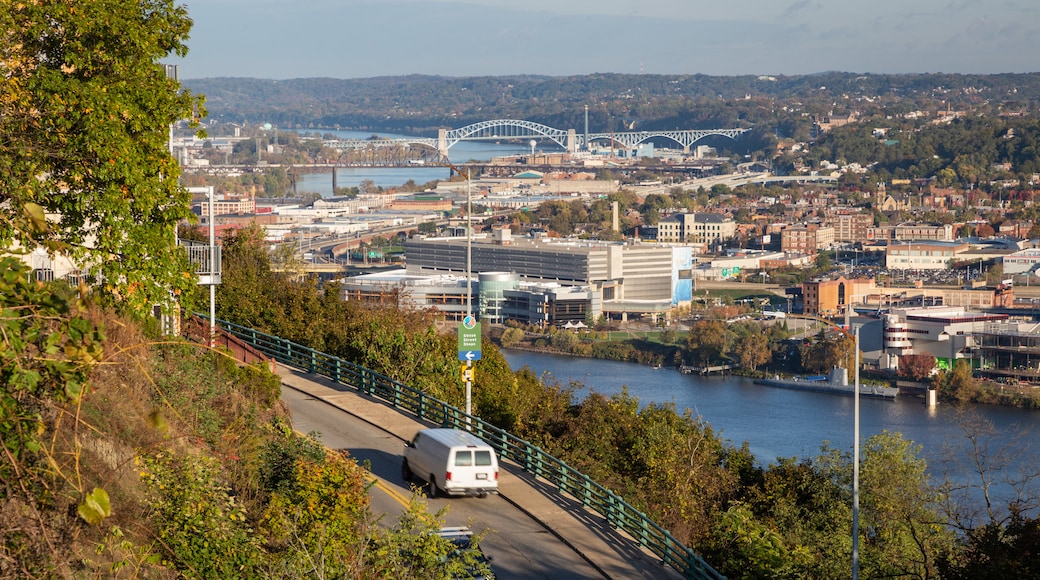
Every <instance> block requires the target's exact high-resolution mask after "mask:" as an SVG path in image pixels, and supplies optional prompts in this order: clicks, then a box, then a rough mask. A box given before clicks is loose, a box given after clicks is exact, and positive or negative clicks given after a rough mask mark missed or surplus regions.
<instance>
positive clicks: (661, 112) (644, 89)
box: [183, 72, 1040, 135]
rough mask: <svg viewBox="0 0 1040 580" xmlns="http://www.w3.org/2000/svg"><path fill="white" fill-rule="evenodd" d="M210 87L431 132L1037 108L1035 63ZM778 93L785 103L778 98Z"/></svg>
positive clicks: (246, 115) (280, 123)
mask: <svg viewBox="0 0 1040 580" xmlns="http://www.w3.org/2000/svg"><path fill="white" fill-rule="evenodd" d="M183 85H184V86H185V87H187V88H188V89H190V90H191V91H193V92H196V93H202V94H204V95H206V97H207V104H206V106H207V109H208V112H209V117H210V119H211V120H216V121H220V122H234V123H240V124H241V123H247V124H262V123H271V124H273V125H275V126H277V127H283V128H287V129H308V128H333V127H340V128H344V129H356V130H365V131H367V130H372V131H386V132H402V133H410V134H424V135H432V134H434V133H435V132H436V129H437V128H439V127H461V126H464V125H467V124H470V123H473V122H477V121H482V120H488V119H495V118H523V119H528V120H532V121H538V122H542V123H545V124H548V125H552V126H568V127H581V126H583V123H584V114H585V112H584V110H585V107H586V106H588V107H589V119H590V120H589V123H590V127H593V130H605V129H606V128H607V127H609V126H610V125H611V124H613V125H614V126H615V127H617V128H618V129H620V128H621V127H623V126H624V127H635V128H644V129H645V128H674V127H676V126H682V127H683V128H707V127H719V126H748V125H755V124H762V123H770V122H772V123H777V122H779V121H778V119H780V118H782V117H784V116H785V115H786V116H790V115H798V116H801V115H803V113H808V114H821V115H827V114H834V113H836V112H841V111H843V110H849V109H852V108H856V109H871V108H875V109H877V108H880V107H891V108H895V109H897V110H904V111H912V110H916V109H932V110H935V109H937V108H946V107H952V108H954V109H958V108H965V107H970V108H979V107H996V108H1000V109H1002V110H1008V109H1013V110H1016V111H1023V112H1026V113H1035V112H1036V110H1037V104H1038V102H1040V73H1026V74H996V75H957V74H899V75H878V74H856V73H846V72H827V73H820V74H814V75H799V76H775V77H773V76H754V75H744V76H708V75H634V74H589V75H581V76H569V77H547V76H529V75H523V76H493V77H491V76H487V77H439V76H424V75H410V76H398V77H373V78H364V79H347V80H343V79H330V78H307V79H293V80H281V81H278V80H265V79H254V78H208V79H191V80H185V81H183ZM780 103H782V104H783V105H781V104H780Z"/></svg>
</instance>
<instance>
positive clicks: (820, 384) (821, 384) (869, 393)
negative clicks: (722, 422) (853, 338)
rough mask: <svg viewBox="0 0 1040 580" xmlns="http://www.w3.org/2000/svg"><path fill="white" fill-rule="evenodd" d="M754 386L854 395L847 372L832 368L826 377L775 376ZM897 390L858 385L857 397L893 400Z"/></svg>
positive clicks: (853, 388)
mask: <svg viewBox="0 0 1040 580" xmlns="http://www.w3.org/2000/svg"><path fill="white" fill-rule="evenodd" d="M754 383H755V384H756V385H766V386H768V387H780V388H784V389H795V390H798V391H811V392H814V393H828V394H832V395H855V394H856V385H850V384H849V378H848V370H846V369H843V368H841V367H834V368H833V369H832V370H831V372H830V374H829V375H827V376H822V375H821V376H813V377H794V378H791V379H781V378H780V377H779V376H776V377H774V378H771V379H755V381H754ZM898 394H899V389H898V388H895V387H882V386H878V385H863V384H861V385H859V396H861V397H868V398H871V399H887V400H895V398H896V395H898Z"/></svg>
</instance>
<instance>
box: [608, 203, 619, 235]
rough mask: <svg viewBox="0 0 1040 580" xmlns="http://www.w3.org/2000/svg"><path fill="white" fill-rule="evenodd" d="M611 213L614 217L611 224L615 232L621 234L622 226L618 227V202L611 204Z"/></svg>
mask: <svg viewBox="0 0 1040 580" xmlns="http://www.w3.org/2000/svg"><path fill="white" fill-rule="evenodd" d="M610 212H611V215H612V217H613V222H611V223H612V225H613V226H614V231H615V232H620V231H621V226H619V225H618V202H616V201H612V202H610Z"/></svg>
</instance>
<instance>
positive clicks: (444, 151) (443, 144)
mask: <svg viewBox="0 0 1040 580" xmlns="http://www.w3.org/2000/svg"><path fill="white" fill-rule="evenodd" d="M437 152H438V153H440V154H441V157H443V158H444V159H447V158H448V130H447V129H438V130H437Z"/></svg>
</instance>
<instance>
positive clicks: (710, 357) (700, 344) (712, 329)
mask: <svg viewBox="0 0 1040 580" xmlns="http://www.w3.org/2000/svg"><path fill="white" fill-rule="evenodd" d="M728 341H729V336H728V333H727V330H726V325H725V324H724V323H723V322H722V321H721V320H698V321H697V322H695V323H693V326H691V327H690V331H689V333H688V334H687V335H686V350H687V351H688V352H689V354H690V356H691V357H692V358H693V360H696V361H698V362H700V364H701V365H702V366H707V365H708V364H709V363H711V362H714V361H717V360H718V359H719V358H720V357H721V356H722V354H723V353H724V352H726V345H727V343H728Z"/></svg>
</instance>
